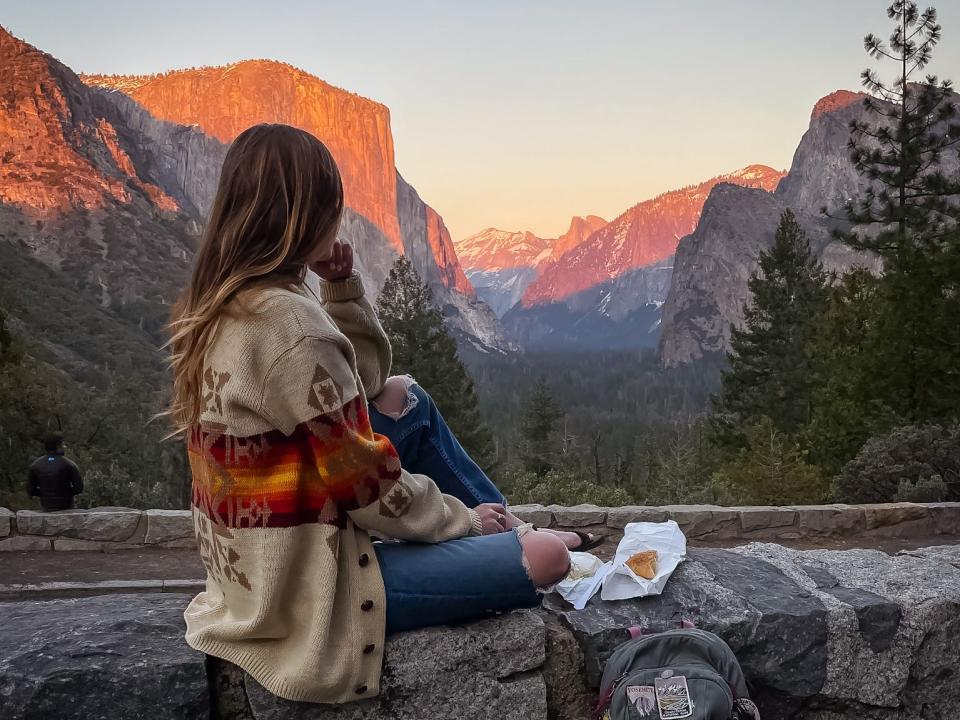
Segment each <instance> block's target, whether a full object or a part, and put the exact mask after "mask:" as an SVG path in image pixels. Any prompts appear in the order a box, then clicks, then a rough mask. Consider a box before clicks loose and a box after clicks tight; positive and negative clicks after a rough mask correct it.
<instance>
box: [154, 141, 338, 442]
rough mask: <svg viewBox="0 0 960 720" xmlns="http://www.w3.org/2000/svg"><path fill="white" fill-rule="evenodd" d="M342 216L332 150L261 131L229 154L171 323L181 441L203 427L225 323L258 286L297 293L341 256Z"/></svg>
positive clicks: (174, 412)
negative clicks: (313, 264)
mask: <svg viewBox="0 0 960 720" xmlns="http://www.w3.org/2000/svg"><path fill="white" fill-rule="evenodd" d="M342 212H343V185H342V183H341V180H340V172H339V170H338V169H337V164H336V162H334V159H333V156H332V155H331V154H330V151H329V150H327V148H326V146H325V145H324V144H323V143H322V142H320V141H319V140H318V139H317V138H315V137H314V136H313V135H311V134H310V133H307V132H304V131H303V130H298V129H297V128H293V127H290V126H289V125H269V124H264V125H254V126H253V127H251V128H248V129H247V130H244V131H243V132H242V133H241V134H240V135H239V136H237V139H236V140H234V141H233V144H232V145H231V146H230V148H229V150H228V151H227V155H226V158H225V159H224V162H223V170H222V171H221V173H220V184H219V185H218V187H217V195H216V198H215V199H214V202H213V209H212V210H211V212H210V219H209V221H208V223H207V226H206V229H205V231H204V234H203V239H202V241H201V244H200V248H199V250H198V252H197V256H196V264H195V265H194V268H193V275H192V276H191V278H190V283H189V285H187V287H186V289H185V290H184V292H183V294H182V295H181V296H180V299H179V300H178V301H177V303H176V305H175V306H174V309H173V313H172V318H171V322H170V332H171V337H170V341H169V343H168V346H169V347H170V349H171V359H170V365H171V368H172V369H173V397H172V401H171V403H170V408H169V410H168V412H167V413H165V414H167V415H169V416H170V419H171V421H172V424H173V428H174V435H177V434H180V433H183V432H185V431H187V430H189V428H190V427H191V426H193V425H194V424H195V423H196V422H198V421H199V419H200V413H201V410H202V397H201V396H202V390H201V388H202V375H203V363H204V356H205V355H206V353H207V350H208V349H209V348H210V345H211V343H212V342H213V340H214V338H215V336H216V331H217V327H218V323H219V319H220V316H221V313H222V312H223V310H224V308H225V306H226V305H227V303H229V302H230V301H231V300H232V299H233V298H235V297H236V296H237V294H238V293H239V292H241V291H242V290H245V289H246V288H250V287H253V286H254V285H261V284H262V285H277V286H284V285H288V286H292V285H294V284H297V283H299V282H302V281H303V278H304V274H305V272H306V266H307V263H308V262H309V261H310V260H312V259H315V258H317V257H318V256H322V254H323V252H322V251H323V250H324V248H325V247H332V246H333V242H334V240H335V239H336V234H337V229H338V227H339V225H340V216H341V214H342Z"/></svg>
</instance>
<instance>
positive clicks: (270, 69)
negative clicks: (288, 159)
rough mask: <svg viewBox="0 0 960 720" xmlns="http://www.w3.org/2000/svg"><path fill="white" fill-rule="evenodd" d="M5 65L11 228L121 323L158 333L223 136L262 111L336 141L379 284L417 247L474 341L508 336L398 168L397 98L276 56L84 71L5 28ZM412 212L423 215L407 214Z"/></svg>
mask: <svg viewBox="0 0 960 720" xmlns="http://www.w3.org/2000/svg"><path fill="white" fill-rule="evenodd" d="M0 65H2V66H3V67H4V70H5V71H6V72H5V74H4V76H3V80H0V87H2V89H3V90H4V94H5V97H6V98H7V100H8V101H7V102H5V103H4V104H3V107H2V108H0V143H2V147H3V155H2V158H0V159H2V162H0V236H3V237H4V238H6V239H7V240H9V241H12V243H13V247H15V248H16V250H17V251H18V252H19V251H24V250H25V251H26V252H27V253H28V254H29V255H30V256H31V257H33V258H36V259H38V260H40V261H41V262H43V263H44V264H46V265H48V266H49V267H51V268H52V269H53V270H55V271H57V272H58V273H60V272H65V274H64V275H62V279H63V282H64V283H65V284H70V285H74V286H79V288H80V289H81V290H82V291H83V292H85V293H86V294H87V295H88V296H89V298H90V300H92V301H93V302H95V303H97V304H99V305H100V306H101V307H103V308H109V309H111V310H112V311H117V313H118V314H119V315H120V316H121V318H122V319H121V322H122V321H123V320H132V321H133V324H134V327H133V328H132V329H131V328H127V327H124V329H123V332H125V333H126V332H133V333H134V334H136V333H138V332H140V331H141V330H142V329H144V328H146V329H147V330H149V331H152V332H156V333H157V336H159V332H158V331H159V330H160V328H161V327H162V325H163V324H165V323H166V321H167V316H168V312H169V307H168V306H169V304H171V303H172V302H173V301H174V299H175V297H176V295H177V294H178V293H179V291H180V289H181V288H182V286H183V284H184V282H185V280H186V277H187V275H188V272H189V267H190V262H191V259H192V256H193V252H194V248H195V247H196V242H197V237H198V235H199V233H200V230H201V228H202V224H203V222H204V219H205V217H206V214H207V213H208V212H209V209H210V206H211V204H212V201H213V197H214V194H215V191H216V186H217V182H218V178H219V172H220V167H221V165H222V162H223V157H224V154H225V152H226V145H225V144H224V143H225V142H226V141H228V140H230V139H232V137H234V136H235V135H236V134H237V133H238V132H239V131H240V130H242V129H243V128H245V127H247V126H248V125H249V124H252V123H254V122H259V121H275V122H290V123H294V124H299V125H300V126H301V127H306V128H307V129H310V130H312V131H314V132H316V133H317V134H318V135H320V137H321V138H322V139H323V140H325V141H326V142H328V144H330V146H331V148H332V150H333V151H334V154H335V155H337V157H338V160H339V161H340V163H341V166H342V170H343V173H344V182H345V187H346V188H347V198H348V202H349V203H350V207H348V208H347V211H346V213H345V215H344V219H343V223H342V227H341V236H342V237H343V238H344V239H345V240H347V241H349V242H351V243H352V244H353V245H354V246H355V247H356V249H357V258H358V260H357V265H358V269H359V270H360V271H361V274H363V275H364V277H365V279H366V281H367V286H368V289H369V290H370V291H371V294H374V295H375V294H376V293H377V292H378V291H379V288H380V287H381V286H382V284H383V281H384V279H385V278H386V275H387V273H388V271H389V268H390V265H391V264H392V263H393V261H394V260H395V259H396V257H397V255H398V254H399V253H402V252H408V253H410V254H411V255H412V256H413V257H414V265H415V267H417V269H418V270H419V271H420V273H421V275H423V276H424V277H425V278H426V279H427V281H428V282H429V283H430V284H431V286H432V287H434V288H435V296H436V298H437V300H438V302H439V303H440V305H441V306H442V307H443V308H444V311H445V312H444V314H445V316H446V317H447V322H448V325H449V326H450V327H451V328H452V329H453V330H454V331H455V332H457V333H458V337H460V339H461V340H466V341H469V342H470V344H471V346H476V347H479V348H481V349H484V350H485V351H490V350H494V351H500V350H503V349H506V348H508V347H509V344H508V343H507V341H506V340H505V339H504V336H503V333H502V331H501V329H500V327H499V325H498V323H497V320H496V318H495V317H494V316H493V314H492V312H491V311H490V309H489V308H488V307H486V305H485V304H484V303H483V302H482V301H480V300H477V299H476V298H475V296H474V292H473V289H472V287H471V286H470V284H469V282H468V280H467V279H466V276H465V275H464V274H463V271H462V269H461V268H460V265H459V262H458V260H457V257H456V253H455V251H454V249H453V244H452V242H451V239H450V236H449V233H448V232H447V229H446V227H445V226H444V224H443V220H442V218H441V217H440V216H439V215H438V214H437V213H436V212H435V211H434V210H432V209H431V208H429V207H428V206H426V205H425V204H424V203H422V201H420V199H419V197H417V196H416V193H415V191H413V190H412V188H410V187H409V186H408V185H407V184H406V183H405V182H404V181H403V179H402V178H400V177H399V175H398V174H397V172H396V170H395V168H394V165H393V139H392V135H391V134H390V125H389V112H388V111H387V109H386V108H385V107H384V106H382V105H380V104H378V103H374V102H373V101H370V100H366V99H364V98H360V97H359V96H356V95H353V94H351V93H348V92H346V91H343V90H340V89H338V88H333V87H332V86H329V85H327V84H326V83H323V82H322V81H320V80H319V79H317V78H314V77H313V76H310V75H308V74H307V73H303V72H302V71H299V70H296V69H295V68H291V67H289V66H286V65H283V64H281V63H273V62H253V63H240V64H238V65H235V66H231V67H230V68H220V69H217V70H214V69H209V68H208V69H205V70H199V71H184V72H181V73H169V74H167V75H163V76H151V77H149V78H147V77H138V78H118V77H109V78H108V77H96V78H93V77H89V78H86V80H87V82H89V83H90V85H87V84H84V83H83V82H81V81H80V79H79V78H78V77H77V76H76V75H75V74H74V73H73V72H72V71H71V70H70V69H69V68H67V67H65V66H64V65H63V64H61V63H59V62H58V61H57V60H55V59H54V58H52V57H50V56H49V55H46V54H44V53H42V52H40V51H38V50H37V49H35V48H33V47H32V46H30V45H29V44H27V43H24V42H22V41H20V40H18V39H16V38H14V37H13V36H11V35H9V34H8V33H6V31H3V30H2V29H0ZM168 120H173V121H168ZM204 130H208V131H210V133H212V134H208V133H207V132H204ZM398 193H399V194H402V195H404V197H403V198H401V197H399V195H398ZM411 194H412V196H413V198H414V201H413V202H410V201H409V196H410V195H411ZM405 212H407V213H411V212H412V213H413V214H414V215H417V216H418V217H419V218H420V219H421V221H420V222H419V224H418V223H416V222H412V221H411V220H410V218H409V217H405V218H403V220H402V221H401V217H400V216H401V215H402V214H403V213H405ZM401 222H403V223H404V225H405V227H406V228H407V232H405V233H403V234H402V235H401ZM414 225H415V226H416V229H415V231H411V229H410V228H411V226H414ZM13 315H14V317H13V318H12V322H14V323H22V324H23V325H24V326H27V325H29V323H28V322H26V321H25V320H24V318H20V317H17V316H16V313H13ZM25 330H26V331H27V332H28V334H30V335H31V336H35V337H44V336H45V335H46V333H45V332H44V328H42V327H36V328H33V329H27V328H25ZM151 339H153V340H155V338H151ZM156 355H157V359H159V353H156Z"/></svg>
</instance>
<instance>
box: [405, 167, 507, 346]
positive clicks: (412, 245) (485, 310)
mask: <svg viewBox="0 0 960 720" xmlns="http://www.w3.org/2000/svg"><path fill="white" fill-rule="evenodd" d="M397 191H398V194H397V201H398V203H399V204H398V207H399V210H400V212H399V217H400V231H401V233H402V234H403V239H404V251H405V252H406V254H407V256H408V257H409V258H410V262H411V263H412V264H413V266H414V268H416V270H417V272H418V273H419V274H420V276H421V277H422V278H423V279H424V281H425V282H426V283H427V285H429V286H430V289H431V290H432V291H433V299H434V302H435V303H436V304H437V305H438V306H439V307H440V311H441V314H442V315H443V317H444V320H445V322H446V324H447V327H448V328H450V329H451V330H453V332H454V333H455V334H456V336H457V338H458V340H459V341H460V343H461V347H463V345H464V344H467V345H469V346H470V347H473V348H475V349H477V350H479V351H481V352H484V353H487V352H502V351H504V350H507V349H509V348H510V347H512V346H511V343H510V342H509V340H508V339H507V338H506V336H505V335H504V333H503V328H502V327H501V325H500V323H499V321H498V320H497V317H496V315H494V313H493V311H492V310H491V309H490V306H489V305H487V304H486V303H485V302H483V300H482V299H479V298H477V297H476V296H475V293H474V291H473V287H472V286H471V285H470V283H469V281H468V280H467V278H466V276H464V274H463V271H462V270H461V269H460V265H459V263H457V264H456V266H455V268H454V267H452V266H444V265H443V264H441V263H442V261H444V260H445V259H449V258H451V257H452V258H456V253H455V251H454V249H453V243H452V241H451V240H450V233H449V232H448V231H447V228H446V226H445V225H444V224H443V219H442V218H441V217H440V216H439V215H437V213H436V212H434V210H433V209H432V208H430V206H428V205H427V204H426V203H425V202H423V200H421V199H420V195H419V194H418V193H417V191H416V190H415V189H414V188H413V187H412V186H411V185H410V184H409V183H407V182H406V181H405V180H404V179H403V178H402V177H401V176H400V175H399V174H398V175H397ZM463 288H466V289H468V290H469V292H464V291H463Z"/></svg>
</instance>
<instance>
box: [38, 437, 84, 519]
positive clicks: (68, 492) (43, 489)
mask: <svg viewBox="0 0 960 720" xmlns="http://www.w3.org/2000/svg"><path fill="white" fill-rule="evenodd" d="M43 446H44V448H45V449H46V451H47V453H46V455H43V456H42V457H38V458H37V459H36V460H34V461H33V463H32V464H31V465H30V474H29V478H28V480H27V494H28V495H30V497H39V498H40V505H41V507H42V508H43V509H44V510H69V509H70V508H72V507H73V498H74V496H75V495H79V494H80V493H81V492H83V478H82V477H81V476H80V469H79V468H78V467H77V466H76V464H75V463H74V462H73V461H72V460H69V459H67V458H66V457H64V455H63V453H64V445H63V435H62V434H60V433H51V434H50V435H47V437H46V439H44V441H43Z"/></svg>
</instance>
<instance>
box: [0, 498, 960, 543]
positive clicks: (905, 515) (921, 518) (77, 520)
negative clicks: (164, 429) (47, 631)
mask: <svg viewBox="0 0 960 720" xmlns="http://www.w3.org/2000/svg"><path fill="white" fill-rule="evenodd" d="M510 509H511V510H512V511H513V513H514V514H515V515H516V516H517V517H519V518H520V519H521V520H523V521H525V522H530V523H533V524H534V525H536V526H537V527H549V528H569V529H581V528H588V529H590V530H591V531H593V532H598V533H600V534H604V535H611V534H616V533H618V532H620V531H622V530H623V528H624V527H626V526H627V525H628V524H629V523H633V522H663V521H665V520H675V521H676V522H677V524H678V525H680V528H681V529H682V530H683V531H684V533H685V534H686V535H687V537H689V538H698V539H714V540H719V539H722V540H737V539H743V540H795V539H799V538H804V537H820V538H822V537H851V536H869V537H900V538H906V537H930V536H935V535H952V536H956V535H960V502H942V503H907V502H902V503H876V504H869V505H846V504H843V503H832V504H828V505H790V506H783V507H773V506H760V505H758V506H738V507H725V506H719V505H662V506H645V505H626V506H622V507H598V506H596V505H590V504H580V505H573V506H570V507H564V506H561V505H546V506H544V505H536V504H529V505H513V506H511V508H510ZM195 542H196V541H195V539H194V530H193V518H192V514H191V511H190V510H162V509H148V510H137V509H134V508H124V507H99V508H90V509H73V510H61V511H58V512H39V511H35V510H20V511H18V512H16V513H14V512H12V511H10V510H8V509H6V508H0V551H4V550H13V551H28V550H29V551H34V550H59V551H74V550H95V551H100V552H110V551H113V550H123V549H129V548H135V547H163V548H190V547H195Z"/></svg>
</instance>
